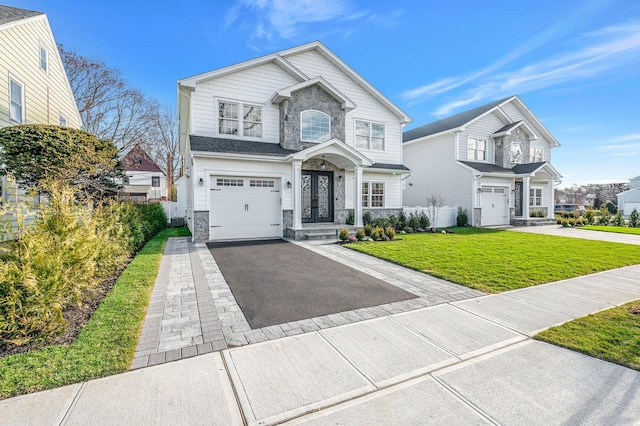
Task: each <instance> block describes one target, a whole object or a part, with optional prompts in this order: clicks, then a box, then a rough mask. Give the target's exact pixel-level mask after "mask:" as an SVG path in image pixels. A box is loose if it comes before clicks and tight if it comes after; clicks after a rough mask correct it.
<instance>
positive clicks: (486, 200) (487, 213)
mask: <svg viewBox="0 0 640 426" xmlns="http://www.w3.org/2000/svg"><path fill="white" fill-rule="evenodd" d="M481 197H482V201H481V207H482V219H481V222H480V223H481V225H482V226H492V225H508V224H509V217H508V215H507V212H508V200H509V198H508V197H507V189H506V188H501V187H493V186H483V187H482V193H481Z"/></svg>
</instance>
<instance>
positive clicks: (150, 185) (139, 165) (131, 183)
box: [120, 145, 168, 203]
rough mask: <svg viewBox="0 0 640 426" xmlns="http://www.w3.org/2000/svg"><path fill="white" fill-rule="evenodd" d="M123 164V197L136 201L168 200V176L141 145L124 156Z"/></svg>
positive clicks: (121, 193)
mask: <svg viewBox="0 0 640 426" xmlns="http://www.w3.org/2000/svg"><path fill="white" fill-rule="evenodd" d="M122 166H123V168H124V175H125V176H124V179H123V181H122V189H121V190H120V197H121V198H123V199H127V200H131V201H133V202H136V203H147V202H157V201H167V200H168V191H167V176H166V175H165V173H164V172H163V171H162V169H161V168H160V167H158V165H157V164H156V163H155V162H154V161H153V159H151V157H149V154H147V152H146V151H145V150H144V149H142V147H141V146H140V145H136V146H134V147H133V148H131V150H130V151H129V152H127V154H126V155H125V156H124V157H122Z"/></svg>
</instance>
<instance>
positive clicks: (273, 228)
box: [210, 176, 282, 240]
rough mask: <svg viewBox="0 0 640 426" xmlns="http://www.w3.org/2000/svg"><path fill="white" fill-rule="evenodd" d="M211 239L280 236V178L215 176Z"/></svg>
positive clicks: (212, 182) (213, 179)
mask: <svg viewBox="0 0 640 426" xmlns="http://www.w3.org/2000/svg"><path fill="white" fill-rule="evenodd" d="M210 212H211V216H210V225H211V233H210V239H212V240H228V239H242V238H247V239H251V238H273V237H281V236H282V231H281V223H282V208H281V205H280V180H279V179H274V178H256V177H241V176H239V177H235V176H234V177H229V176H213V177H212V178H211V210H210Z"/></svg>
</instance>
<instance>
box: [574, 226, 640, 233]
mask: <svg viewBox="0 0 640 426" xmlns="http://www.w3.org/2000/svg"><path fill="white" fill-rule="evenodd" d="M578 229H585V230H587V231H602V232H613V233H616V234H629V235H640V228H628V227H626V226H594V225H588V226H580V227H578Z"/></svg>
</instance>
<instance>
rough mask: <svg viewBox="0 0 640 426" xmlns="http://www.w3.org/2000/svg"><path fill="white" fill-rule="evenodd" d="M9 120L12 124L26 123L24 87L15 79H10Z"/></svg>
mask: <svg viewBox="0 0 640 426" xmlns="http://www.w3.org/2000/svg"><path fill="white" fill-rule="evenodd" d="M9 86H10V87H9V92H10V94H11V99H10V101H9V111H10V112H9V116H10V117H9V118H10V119H11V122H12V123H17V124H21V123H24V87H23V86H22V84H20V83H19V82H18V81H16V80H14V79H13V78H9Z"/></svg>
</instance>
